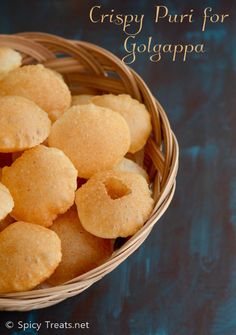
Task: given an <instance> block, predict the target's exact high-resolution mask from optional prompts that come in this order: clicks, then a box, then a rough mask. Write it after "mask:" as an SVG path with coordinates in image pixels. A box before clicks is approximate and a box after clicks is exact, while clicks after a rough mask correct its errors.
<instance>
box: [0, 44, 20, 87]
mask: <svg viewBox="0 0 236 335" xmlns="http://www.w3.org/2000/svg"><path fill="white" fill-rule="evenodd" d="M21 62H22V57H21V54H20V53H19V52H17V51H15V50H13V49H11V48H8V47H0V80H1V79H3V78H4V77H5V76H6V75H7V74H8V73H9V72H10V71H12V70H15V69H17V68H18V67H20V66H21Z"/></svg>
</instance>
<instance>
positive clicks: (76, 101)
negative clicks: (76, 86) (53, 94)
mask: <svg viewBox="0 0 236 335" xmlns="http://www.w3.org/2000/svg"><path fill="white" fill-rule="evenodd" d="M93 97H94V95H90V94H79V95H72V102H71V105H72V106H76V105H88V104H90V103H91V101H92V98H93Z"/></svg>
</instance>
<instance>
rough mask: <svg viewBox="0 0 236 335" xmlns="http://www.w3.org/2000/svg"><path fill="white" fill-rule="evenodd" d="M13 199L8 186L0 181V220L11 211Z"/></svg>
mask: <svg viewBox="0 0 236 335" xmlns="http://www.w3.org/2000/svg"><path fill="white" fill-rule="evenodd" d="M13 206H14V201H13V199H12V196H11V193H10V192H9V190H8V188H7V187H6V186H4V185H3V184H2V183H0V220H3V219H4V218H5V217H6V216H7V214H9V213H10V212H11V211H12V208H13Z"/></svg>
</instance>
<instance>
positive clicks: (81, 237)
mask: <svg viewBox="0 0 236 335" xmlns="http://www.w3.org/2000/svg"><path fill="white" fill-rule="evenodd" d="M51 229H52V230H53V231H54V232H56V233H57V235H58V236H59V238H60V240H61V246H62V261H61V263H60V265H59V266H58V268H57V269H56V271H55V272H54V273H53V274H52V276H51V277H50V278H49V279H48V281H47V282H48V283H50V284H51V285H59V284H61V283H64V282H66V281H69V280H71V279H73V278H75V277H77V276H79V275H81V274H83V273H85V272H87V271H89V270H91V269H93V268H95V267H97V266H99V265H100V264H101V263H103V262H104V261H105V260H106V259H107V258H108V257H109V256H110V255H111V254H112V252H113V241H112V240H108V239H102V238H99V237H96V236H93V235H91V234H90V233H88V232H87V231H86V230H84V228H83V227H82V225H81V223H80V221H79V218H78V214H77V211H76V208H72V209H70V210H69V211H68V212H66V213H65V214H63V215H60V216H58V218H57V219H56V220H55V221H54V222H53V225H52V226H51Z"/></svg>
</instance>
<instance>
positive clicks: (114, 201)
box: [75, 170, 154, 238]
mask: <svg viewBox="0 0 236 335" xmlns="http://www.w3.org/2000/svg"><path fill="white" fill-rule="evenodd" d="M75 203H76V206H77V210H78V215H79V218H80V221H81V224H82V225H83V227H84V229H86V230H87V231H88V232H90V233H91V234H93V235H95V236H98V237H103V238H117V237H127V236H131V235H133V234H135V233H136V232H137V231H138V230H139V229H140V228H141V227H142V226H143V224H144V223H145V221H146V220H147V219H148V217H149V215H150V214H151V211H152V209H153V203H154V201H153V199H152V197H151V194H150V190H149V188H148V184H147V182H146V180H145V179H144V178H143V177H142V176H141V175H139V174H136V173H129V172H121V171H114V170H111V171H105V172H100V173H97V174H96V175H94V176H93V177H92V178H91V179H89V180H88V181H87V183H86V184H84V185H83V186H82V187H80V188H79V189H78V190H77V191H76V197H75Z"/></svg>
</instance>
